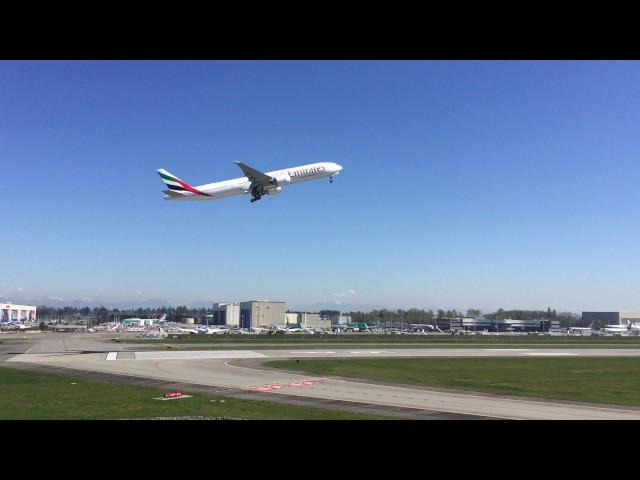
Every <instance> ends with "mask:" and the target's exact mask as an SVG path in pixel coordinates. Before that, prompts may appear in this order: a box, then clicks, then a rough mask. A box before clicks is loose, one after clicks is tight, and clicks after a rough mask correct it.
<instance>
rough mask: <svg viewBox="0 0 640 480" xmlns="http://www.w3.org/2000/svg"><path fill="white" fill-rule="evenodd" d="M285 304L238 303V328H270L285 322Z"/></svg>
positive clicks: (261, 301) (264, 301) (262, 301)
mask: <svg viewBox="0 0 640 480" xmlns="http://www.w3.org/2000/svg"><path fill="white" fill-rule="evenodd" d="M286 311H287V302H270V301H269V300H252V301H249V302H240V328H255V327H271V326H275V325H282V324H283V323H285V322H286Z"/></svg>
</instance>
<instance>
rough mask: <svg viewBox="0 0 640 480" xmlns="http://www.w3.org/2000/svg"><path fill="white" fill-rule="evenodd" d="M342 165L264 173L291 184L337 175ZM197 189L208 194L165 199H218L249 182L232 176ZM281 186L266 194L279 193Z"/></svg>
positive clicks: (238, 191) (312, 165) (247, 187)
mask: <svg viewBox="0 0 640 480" xmlns="http://www.w3.org/2000/svg"><path fill="white" fill-rule="evenodd" d="M341 170H342V167H341V166H340V165H338V164H337V163H333V162H318V163H310V164H308V165H301V166H299V167H291V168H284V169H282V170H275V171H273V172H265V174H266V175H269V176H270V177H274V178H275V179H276V180H277V183H278V185H277V186H278V187H285V186H287V185H293V184H294V183H300V182H305V181H307V180H317V179H320V178H329V177H334V176H335V175H338V174H339V173H340V171H341ZM195 188H196V189H197V190H199V191H201V192H204V193H206V194H208V195H210V196H203V195H197V194H193V193H186V194H184V195H182V196H180V197H169V196H165V197H164V198H165V199H167V200H219V199H221V198H225V197H230V196H232V195H243V194H246V193H249V192H250V190H251V182H250V181H249V179H248V178H247V177H239V178H232V179H231V180H224V181H222V182H215V183H207V184H205V185H199V186H196V187H195ZM281 190H282V188H280V189H279V190H277V191H273V192H268V194H274V193H280V191H281Z"/></svg>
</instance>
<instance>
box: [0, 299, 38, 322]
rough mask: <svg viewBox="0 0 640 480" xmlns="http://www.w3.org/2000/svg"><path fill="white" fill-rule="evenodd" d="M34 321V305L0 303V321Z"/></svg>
mask: <svg viewBox="0 0 640 480" xmlns="http://www.w3.org/2000/svg"><path fill="white" fill-rule="evenodd" d="M35 321H36V307H34V306H32V305H16V304H14V303H0V323H9V322H35Z"/></svg>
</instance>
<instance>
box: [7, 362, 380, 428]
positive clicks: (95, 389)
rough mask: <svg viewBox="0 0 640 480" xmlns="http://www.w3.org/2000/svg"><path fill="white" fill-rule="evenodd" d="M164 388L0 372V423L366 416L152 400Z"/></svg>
mask: <svg viewBox="0 0 640 480" xmlns="http://www.w3.org/2000/svg"><path fill="white" fill-rule="evenodd" d="M164 393H165V390H160V389H154V388H144V387H135V386H130V385H121V384H114V383H108V382H98V381H89V380H83V379H76V378H73V377H63V376H57V375H46V374H41V373H34V372H29V371H26V370H17V369H13V368H7V367H2V368H0V420H18V419H20V420H75V419H84V420H88V419H92V420H95V419H157V418H175V417H178V418H185V417H204V418H223V419H262V420H359V419H379V418H381V417H374V416H369V415H360V414H356V413H353V414H352V413H346V412H336V411H332V410H327V409H321V408H307V407H300V406H292V405H283V404H277V403H273V402H263V401H255V400H242V399H235V398H229V397H214V396H207V395H201V394H189V395H193V397H191V398H183V399H179V400H166V401H161V400H153V398H154V397H161V396H162V395H163V394H164Z"/></svg>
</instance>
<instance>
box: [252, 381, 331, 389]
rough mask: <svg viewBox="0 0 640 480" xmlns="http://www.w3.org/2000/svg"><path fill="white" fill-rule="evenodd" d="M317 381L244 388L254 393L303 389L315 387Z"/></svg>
mask: <svg viewBox="0 0 640 480" xmlns="http://www.w3.org/2000/svg"><path fill="white" fill-rule="evenodd" d="M318 383H320V381H319V380H303V381H297V382H289V383H270V384H268V385H258V386H254V387H246V390H251V391H254V392H270V391H271V390H280V389H282V388H287V387H304V386H306V385H317V384H318Z"/></svg>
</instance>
